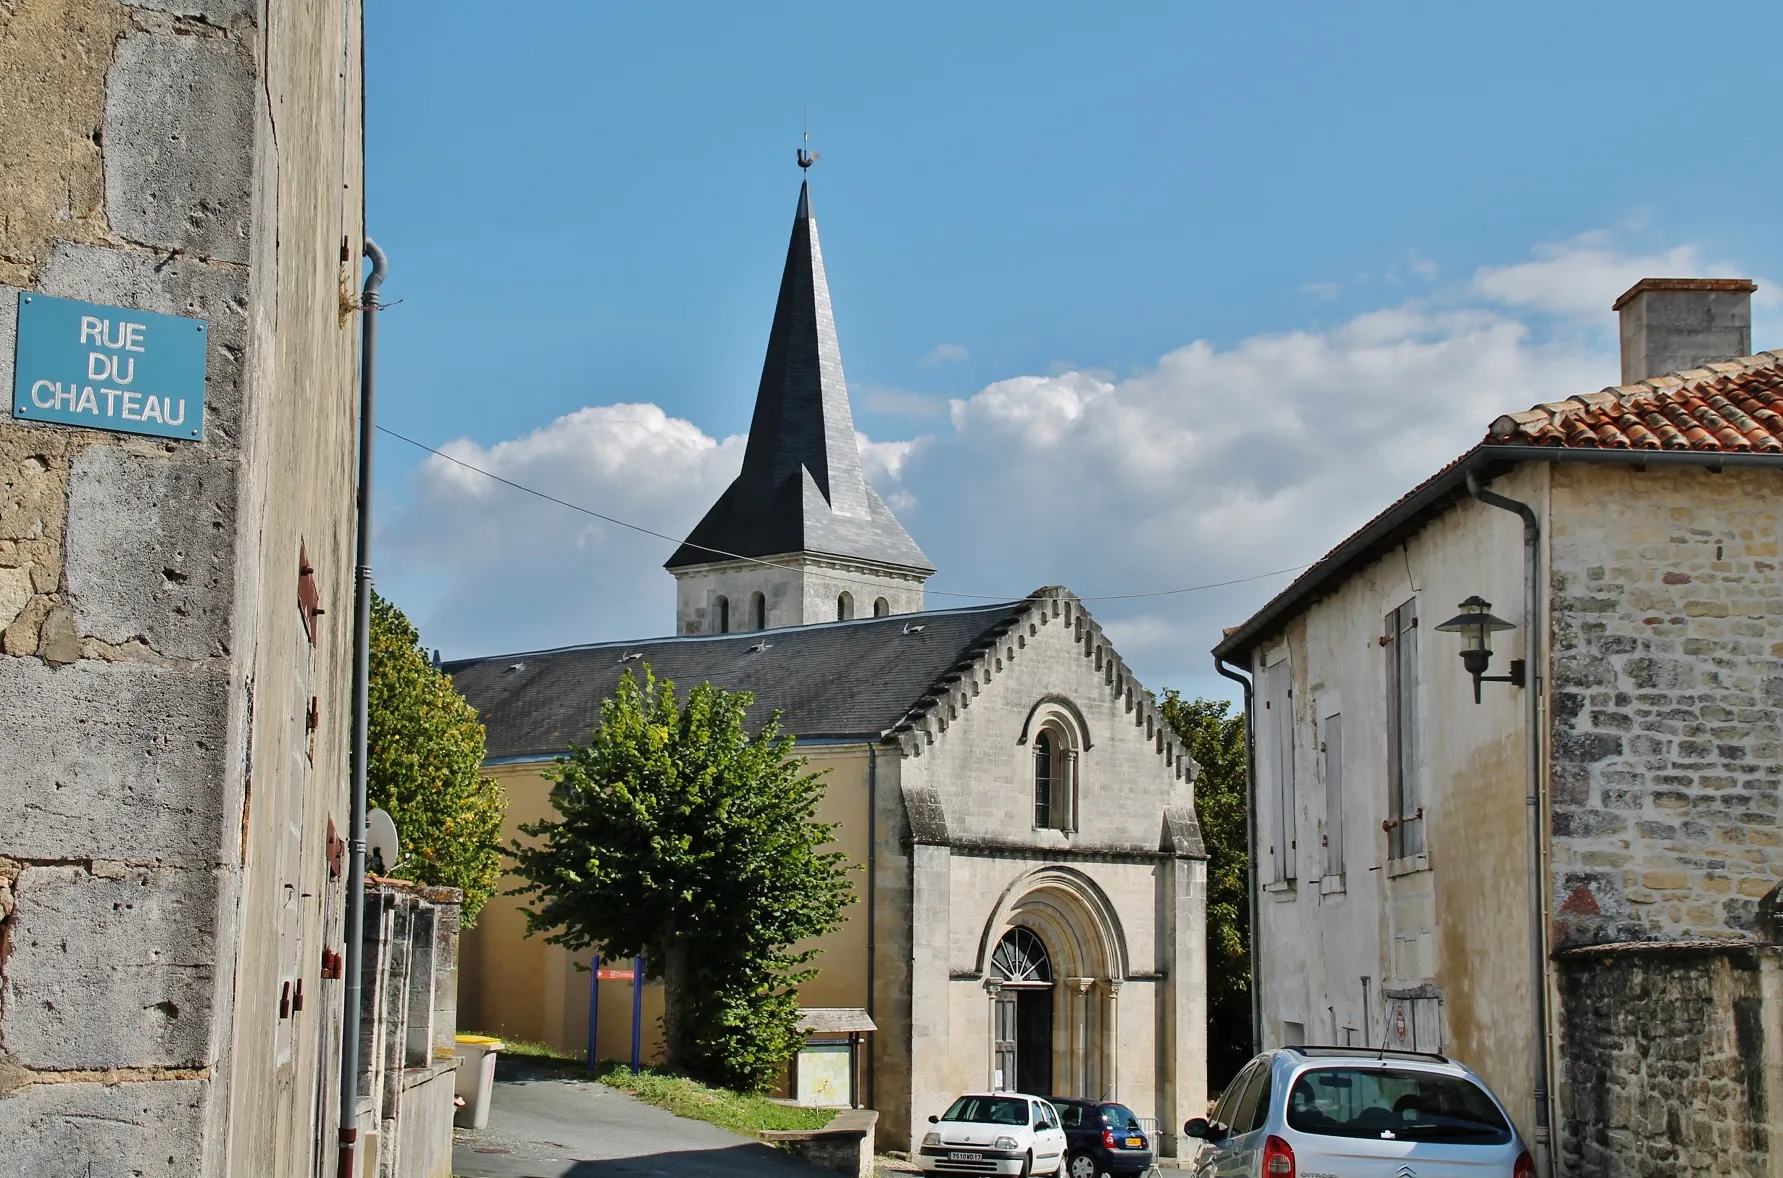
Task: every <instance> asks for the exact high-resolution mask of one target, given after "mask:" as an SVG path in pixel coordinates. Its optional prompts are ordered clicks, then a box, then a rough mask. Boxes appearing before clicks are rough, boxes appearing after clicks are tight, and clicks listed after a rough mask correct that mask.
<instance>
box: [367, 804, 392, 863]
mask: <svg viewBox="0 0 1783 1178" xmlns="http://www.w3.org/2000/svg"><path fill="white" fill-rule="evenodd" d="M396 853H397V844H396V823H394V822H392V821H391V820H390V815H389V814H387V813H385V812H384V811H382V810H373V811H372V812H371V813H369V814H367V815H366V816H365V869H366V870H367V871H368V872H370V873H371V874H373V875H388V874H389V873H390V872H392V871H395V870H396Z"/></svg>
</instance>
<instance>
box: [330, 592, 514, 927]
mask: <svg viewBox="0 0 1783 1178" xmlns="http://www.w3.org/2000/svg"><path fill="white" fill-rule="evenodd" d="M367 704H368V706H369V709H370V723H369V724H368V725H367V728H366V743H367V753H368V755H367V756H366V761H365V778H366V794H367V798H368V801H369V802H370V804H371V805H372V806H376V807H381V808H382V809H384V810H387V811H389V813H390V817H391V818H392V819H393V820H394V821H395V822H396V833H397V837H398V839H399V840H400V842H401V854H402V860H401V862H399V863H392V864H388V865H386V866H387V869H388V870H389V871H391V872H393V873H397V874H400V875H402V876H404V877H405V878H408V879H413V880H415V881H416V882H418V883H425V884H436V885H440V886H444V887H452V888H458V889H460V890H461V891H463V892H464V909H463V917H464V924H465V926H466V927H467V928H468V927H470V926H472V925H474V924H476V922H477V910H478V909H480V908H481V907H482V906H483V902H484V901H485V900H487V899H489V897H490V896H492V895H494V894H495V888H496V885H497V883H499V882H500V880H501V873H502V858H501V854H502V853H501V822H502V815H503V814H504V813H505V812H506V810H507V808H508V799H507V796H506V794H504V793H503V791H502V788H501V786H499V785H497V784H496V783H495V782H494V781H493V780H492V779H490V778H488V777H484V776H483V775H482V772H481V770H482V768H483V725H482V723H481V722H480V721H478V719H477V713H476V711H475V710H474V709H473V708H472V707H471V706H470V704H468V703H466V702H465V700H464V697H463V696H462V695H459V694H458V692H457V690H456V689H455V688H454V687H453V686H452V680H451V679H449V678H447V677H446V676H445V675H444V674H443V673H441V672H440V670H439V669H438V668H437V667H435V666H434V665H433V663H432V661H431V660H430V659H429V658H428V656H427V651H426V650H425V649H423V648H422V646H421V635H420V633H419V632H418V631H417V630H416V629H415V627H414V625H413V624H412V623H411V622H410V621H409V620H408V618H406V617H405V616H403V612H402V610H400V609H398V608H397V607H396V605H395V604H394V603H392V602H390V601H387V600H385V599H384V598H382V597H380V596H378V595H377V594H376V593H373V594H372V602H371V683H370V690H369V693H368V695H367Z"/></svg>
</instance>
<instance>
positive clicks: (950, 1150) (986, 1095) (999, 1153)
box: [916, 1092, 1065, 1175]
mask: <svg viewBox="0 0 1783 1178" xmlns="http://www.w3.org/2000/svg"><path fill="white" fill-rule="evenodd" d="M929 1124H931V1125H933V1126H934V1128H933V1129H930V1130H929V1131H928V1132H927V1133H926V1134H924V1135H923V1139H922V1149H921V1150H920V1151H918V1153H917V1155H916V1164H917V1166H918V1168H920V1169H921V1170H922V1171H923V1172H924V1173H926V1174H1023V1175H1026V1174H1060V1175H1062V1174H1063V1171H1064V1165H1065V1130H1064V1129H1063V1128H1062V1127H1061V1126H1060V1124H1059V1113H1058V1110H1057V1109H1055V1108H1053V1106H1052V1105H1051V1104H1050V1103H1049V1102H1047V1101H1045V1100H1042V1099H1041V1098H1040V1097H1038V1096H1024V1095H1022V1094H1021V1093H1019V1092H974V1093H970V1094H968V1095H965V1096H962V1097H960V1098H959V1099H958V1100H956V1101H954V1102H953V1104H952V1105H950V1106H949V1107H948V1109H947V1111H946V1112H944V1113H942V1114H941V1115H940V1116H938V1117H934V1116H932V1117H930V1118H929Z"/></svg>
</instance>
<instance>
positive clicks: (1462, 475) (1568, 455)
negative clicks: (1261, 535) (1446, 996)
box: [1213, 442, 1783, 660]
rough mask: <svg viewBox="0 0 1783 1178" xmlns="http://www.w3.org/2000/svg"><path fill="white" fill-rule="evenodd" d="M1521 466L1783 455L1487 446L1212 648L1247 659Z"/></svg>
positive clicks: (1742, 461)
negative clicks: (1430, 523)
mask: <svg viewBox="0 0 1783 1178" xmlns="http://www.w3.org/2000/svg"><path fill="white" fill-rule="evenodd" d="M1518 462H1595V463H1605V462H1608V463H1621V464H1622V465H1625V466H1632V467H1635V468H1637V469H1640V468H1645V467H1650V466H1695V467H1701V468H1703V469H1706V470H1710V471H1719V470H1722V469H1724V468H1727V467H1742V466H1749V467H1769V468H1770V469H1773V470H1779V471H1783V454H1754V453H1751V452H1746V451H1731V452H1729V451H1719V450H1621V449H1598V448H1591V447H1582V446H1576V447H1575V446H1514V445H1496V444H1492V443H1485V442H1482V443H1481V444H1479V445H1477V446H1475V447H1474V448H1473V449H1472V450H1470V451H1468V452H1467V453H1466V454H1463V455H1462V456H1461V457H1460V458H1458V459H1457V460H1456V461H1455V462H1454V463H1452V464H1451V465H1450V466H1449V467H1448V469H1446V470H1444V471H1442V472H1441V473H1440V474H1438V475H1437V476H1436V477H1435V478H1433V479H1431V480H1430V481H1429V482H1428V483H1426V484H1425V485H1424V486H1422V487H1420V488H1418V489H1417V490H1416V491H1414V492H1412V493H1411V494H1410V495H1407V496H1406V497H1405V498H1404V499H1401V500H1400V501H1399V502H1398V503H1395V504H1394V505H1393V506H1392V507H1389V508H1388V509H1387V510H1386V511H1384V512H1382V513H1381V514H1380V515H1378V516H1376V517H1375V518H1374V519H1372V520H1370V521H1369V522H1368V524H1367V525H1365V526H1364V527H1363V528H1362V530H1361V531H1359V532H1357V533H1355V534H1354V535H1353V536H1351V537H1350V538H1349V539H1347V540H1345V541H1344V542H1343V543H1342V544H1339V545H1338V546H1337V547H1336V548H1334V549H1332V550H1331V551H1330V552H1329V553H1327V554H1326V556H1325V558H1324V559H1323V560H1321V561H1319V562H1318V563H1317V564H1315V565H1314V566H1313V567H1312V568H1310V569H1308V570H1307V571H1306V572H1304V573H1302V574H1301V575H1300V576H1299V577H1298V578H1297V579H1296V580H1295V581H1294V583H1293V584H1292V585H1289V586H1288V587H1287V588H1286V589H1284V590H1282V592H1281V593H1280V594H1278V595H1277V596H1276V597H1275V599H1274V600H1272V601H1270V602H1269V603H1268V604H1267V605H1265V606H1264V607H1263V608H1262V609H1261V610H1259V611H1257V612H1256V613H1255V614H1253V615H1252V616H1251V618H1250V620H1248V621H1246V622H1245V623H1244V625H1242V626H1240V627H1238V629H1236V630H1234V631H1233V632H1232V633H1231V634H1230V635H1228V636H1227V637H1226V638H1224V639H1223V640H1221V642H1220V643H1219V645H1217V646H1215V647H1214V648H1213V653H1214V655H1215V657H1217V658H1236V659H1240V660H1242V659H1243V658H1244V656H1245V655H1246V654H1248V653H1249V652H1250V650H1251V649H1252V648H1253V647H1255V646H1257V645H1258V644H1259V643H1260V642H1261V641H1262V640H1263V639H1265V638H1267V637H1268V636H1269V635H1271V634H1273V633H1274V632H1275V631H1276V630H1277V629H1278V628H1279V627H1280V624H1281V623H1282V622H1284V621H1285V620H1286V619H1287V618H1289V617H1291V616H1292V615H1294V614H1295V613H1297V612H1298V611H1299V609H1300V608H1301V607H1302V606H1303V605H1304V604H1306V603H1307V602H1308V601H1310V600H1312V599H1315V598H1317V597H1319V596H1320V595H1321V593H1322V591H1323V590H1325V588H1326V587H1327V586H1331V585H1334V584H1336V583H1337V582H1338V581H1340V580H1342V579H1343V578H1344V577H1345V576H1346V575H1347V574H1348V572H1349V569H1350V566H1351V565H1352V564H1354V563H1355V562H1356V561H1357V560H1358V559H1360V558H1361V557H1363V556H1364V555H1365V554H1367V553H1368V552H1370V551H1371V550H1372V549H1374V548H1375V547H1377V546H1378V545H1381V544H1384V543H1387V542H1388V541H1389V539H1390V537H1392V536H1393V535H1394V534H1395V533H1397V532H1399V531H1400V530H1401V529H1403V528H1405V527H1406V526H1408V525H1409V524H1411V523H1412V522H1413V521H1415V520H1416V519H1417V518H1418V517H1419V516H1422V515H1424V514H1425V513H1427V512H1430V511H1433V510H1435V509H1436V508H1438V507H1440V506H1442V505H1444V504H1445V503H1446V502H1448V501H1450V500H1454V499H1460V498H1463V497H1465V496H1467V494H1468V491H1467V480H1468V479H1469V478H1474V479H1490V478H1491V477H1492V468H1494V467H1497V468H1500V469H1502V468H1503V467H1506V466H1509V465H1511V464H1514V463H1518Z"/></svg>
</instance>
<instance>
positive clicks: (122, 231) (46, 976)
mask: <svg viewBox="0 0 1783 1178" xmlns="http://www.w3.org/2000/svg"><path fill="white" fill-rule="evenodd" d="M358 16H359V14H358V10H357V7H356V6H354V5H352V4H350V3H348V4H345V5H344V6H343V4H342V3H341V2H340V0H293V2H291V3H281V4H279V5H278V6H276V7H275V8H274V9H272V10H271V11H270V12H268V13H263V12H262V11H261V10H260V6H259V5H258V4H254V3H250V2H247V0H140V2H137V3H115V2H102V0H19V2H18V3H12V4H7V5H4V6H0V125H4V126H5V127H6V128H7V133H6V134H5V135H4V136H0V281H5V282H7V283H10V284H12V285H10V286H7V287H4V288H0V387H4V388H6V389H8V390H10V388H11V385H12V358H13V343H14V334H15V328H16V307H17V303H16V298H17V293H18V290H20V289H25V290H37V291H43V292H45V293H48V294H55V295H62V296H67V297H72V298H80V299H86V300H91V301H96V302H103V303H112V304H118V305H122V306H127V307H136V308H142V309H147V310H153V311H159V312H164V313H168V314H177V315H189V316H196V317H200V318H204V319H206V320H207V321H208V322H209V324H210V327H209V331H208V333H207V334H208V337H209V350H208V356H207V382H206V389H205V397H206V408H205V437H204V440H203V442H202V443H196V444H184V443H181V444H174V443H166V442H161V441H158V440H153V439H144V438H129V437H125V436H122V435H114V434H106V433H98V432H91V431H83V430H71V429H60V428H53V427H45V426H38V425H35V424H22V423H15V422H13V421H11V420H10V418H7V419H4V420H0V708H3V709H4V711H5V713H6V714H7V715H8V717H10V718H11V719H12V721H13V722H12V723H11V724H9V725H8V727H7V729H6V731H5V732H4V733H0V775H4V777H5V779H6V780H7V781H8V782H9V783H11V793H10V796H9V802H10V809H9V810H8V814H7V817H8V819H9V821H7V822H4V823H0V857H4V859H3V860H0V879H4V880H6V881H7V883H8V886H7V887H6V889H5V892H6V895H4V896H0V1154H3V1155H5V1156H8V1157H18V1156H21V1155H22V1156H25V1157H41V1158H44V1159H50V1158H54V1159H56V1160H55V1161H54V1162H50V1161H47V1160H46V1161H45V1163H44V1164H43V1165H42V1166H32V1167H28V1168H29V1169H30V1170H31V1172H34V1173H57V1172H63V1168H64V1167H68V1166H70V1164H71V1163H70V1159H79V1160H80V1163H79V1164H80V1165H81V1167H82V1170H81V1172H84V1164H85V1162H86V1161H87V1160H91V1161H92V1162H93V1163H94V1164H95V1166H113V1167H122V1169H119V1170H117V1171H116V1172H119V1173H123V1172H139V1173H155V1174H197V1173H255V1174H268V1175H274V1174H285V1173H292V1174H297V1173H302V1174H308V1173H310V1171H311V1167H312V1162H313V1159H314V1157H315V1156H316V1153H317V1151H318V1149H319V1148H321V1147H322V1142H321V1140H320V1139H321V1137H322V1135H323V1133H324V1126H325V1124H326V1122H328V1121H330V1120H331V1117H330V1115H329V1110H328V1108H327V1107H326V1094H325V1091H319V1090H318V1084H317V1078H318V1074H320V1075H322V1076H323V1077H324V1078H326V1077H327V1074H328V1071H329V1068H330V1065H331V1062H332V1054H333V1051H334V1050H335V1046H334V1044H335V1042H336V1041H337V1040H338V1021H337V1020H338V1016H339V1011H338V1009H337V1006H338V997H336V998H335V999H334V1002H333V1004H331V1003H330V991H331V990H335V991H338V988H339V983H338V982H324V981H323V980H322V979H321V978H320V976H319V971H320V963H321V951H322V949H323V948H324V946H326V945H329V944H334V945H337V946H338V938H339V932H338V928H339V907H340V905H339V885H338V882H336V883H334V884H330V883H329V882H328V875H327V869H326V866H325V864H326V851H327V845H326V833H327V822H328V819H329V818H330V817H331V816H332V817H334V818H336V819H337V825H344V814H345V805H344V799H345V769H346V757H345V744H344V741H345V732H346V726H347V725H346V709H347V702H348V692H347V690H346V682H347V681H346V677H345V675H346V661H345V654H346V645H347V644H346V643H344V642H343V641H341V640H340V639H339V638H338V630H337V627H336V626H335V624H334V623H335V622H336V621H337V620H342V619H345V618H347V617H348V616H350V612H351V610H350V606H351V597H350V593H351V577H350V574H351V566H350V560H351V556H350V548H349V546H350V543H351V521H352V480H351V470H352V457H353V450H354V427H353V405H354V401H353V394H354V380H353V376H354V364H355V350H356V349H355V343H356V328H357V322H356V317H354V316H352V315H347V316H343V315H342V313H341V311H342V306H341V289H342V286H343V284H354V283H356V270H355V265H356V258H357V252H356V246H357V243H358V242H359V241H360V240H361V238H362V236H363V234H362V230H361V227H360V224H359V216H360V204H361V201H360V195H359V194H360V191H361V186H360V160H361V155H362V151H361V146H360V138H359V109H360V108H359V99H358V77H359V54H358V46H357V40H356V39H357V29H358V24H359V20H358ZM343 239H345V240H346V241H347V242H348V243H349V244H352V245H353V246H354V247H355V249H354V251H353V256H352V258H350V259H348V260H346V261H345V262H343V260H342V259H341V257H340V249H341V245H342V242H343ZM304 548H307V551H308V554H309V558H310V562H311V564H312V565H314V566H315V568H316V578H317V585H318V589H319V591H320V595H321V599H322V604H323V606H324V607H325V608H326V609H327V611H328V613H327V615H326V617H327V624H326V625H324V626H323V627H322V629H321V633H320V634H319V641H318V644H317V645H316V647H315V648H314V649H311V647H310V644H309V641H308V638H307V636H305V635H304V633H303V628H302V623H301V620H300V618H299V616H298V610H297V604H296V587H297V586H296V582H297V575H298V569H297V565H298V553H299V551H300V550H302V549H304ZM312 695H313V696H315V697H316V698H317V699H318V701H319V707H320V716H321V724H320V727H319V730H318V731H317V732H315V733H314V734H311V733H309V732H308V731H307V725H306V724H305V720H304V716H305V714H306V712H307V711H308V705H309V701H310V697H311V696H312ZM299 982H301V983H302V985H303V986H304V989H305V993H306V996H307V999H308V1001H307V1002H306V1004H305V1006H304V1009H303V1010H302V1011H300V1012H299V1011H292V1012H291V1013H290V1014H288V1015H285V1016H281V1015H280V996H281V991H282V990H283V988H284V987H285V986H286V985H287V984H295V983H299ZM323 1087H324V1089H325V1088H326V1087H327V1085H326V1079H325V1080H324V1085H323ZM318 1097H323V1099H322V1100H318ZM326 1129H327V1130H328V1133H327V1135H328V1137H329V1138H330V1142H329V1144H331V1143H332V1132H331V1130H332V1125H331V1124H329V1125H326ZM67 1172H76V1171H75V1170H73V1169H68V1171H67ZM101 1172H102V1170H101V1169H98V1168H96V1169H94V1170H93V1173H95V1174H99V1173H101ZM103 1172H107V1173H109V1172H113V1171H110V1170H107V1171H103Z"/></svg>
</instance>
